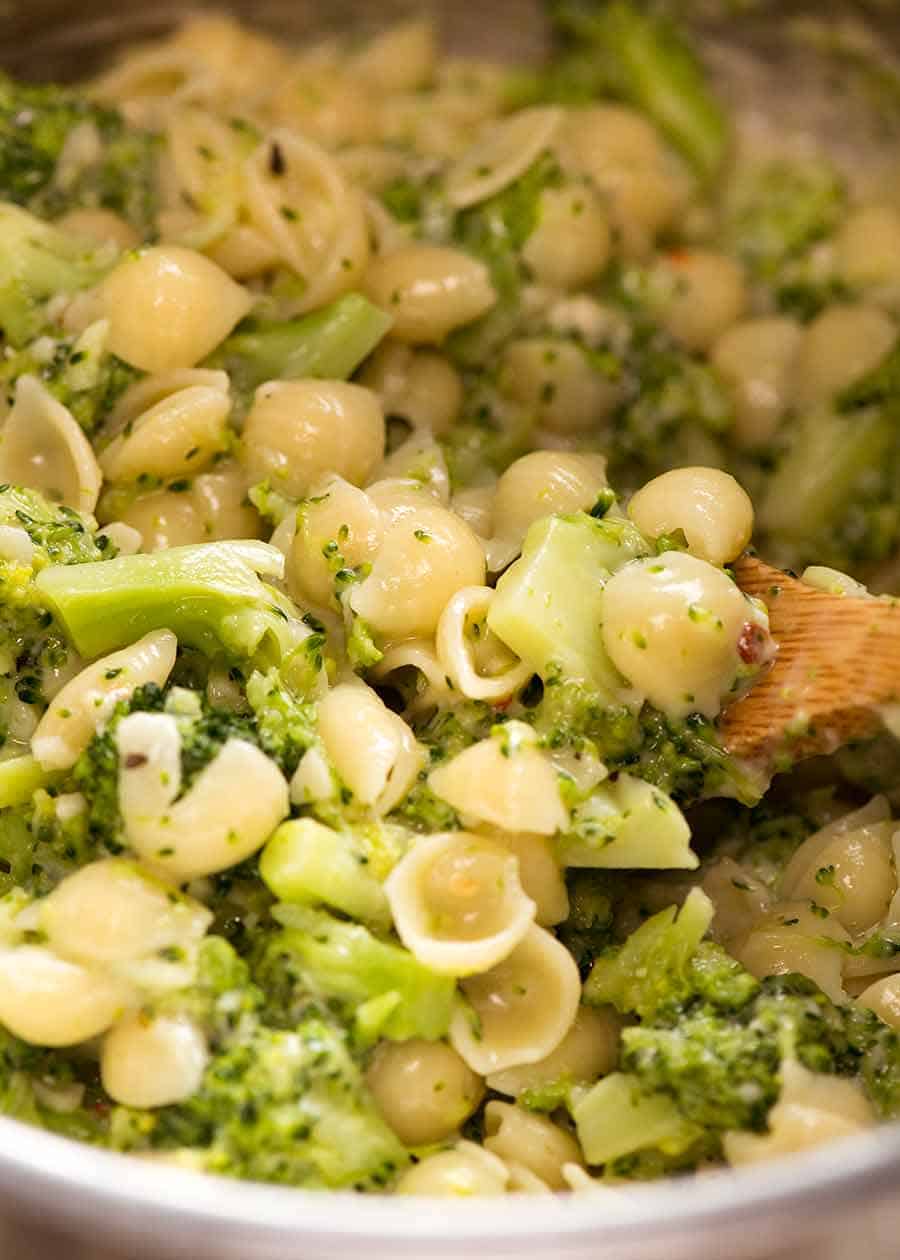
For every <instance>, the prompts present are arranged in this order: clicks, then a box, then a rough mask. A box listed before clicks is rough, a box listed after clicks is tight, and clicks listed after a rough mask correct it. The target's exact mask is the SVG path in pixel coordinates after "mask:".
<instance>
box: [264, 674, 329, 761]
mask: <svg viewBox="0 0 900 1260" xmlns="http://www.w3.org/2000/svg"><path fill="white" fill-rule="evenodd" d="M247 702H248V704H249V705H250V707H251V709H252V710H253V714H254V717H255V721H256V738H257V739H258V740H259V745H260V747H261V748H262V750H263V752H265V753H267V754H268V755H269V756H270V757H272V758H273V759H274V760H275V761H277V762H278V764H279V765H280V766H281V768H282V770H283V771H284V773H285V774H286V775H288V776H290V775H292V774H293V773H294V771H295V770H296V769H297V766H298V764H299V762H300V758H301V757H302V756H303V754H304V753H305V752H306V750H307V748H309V747H310V746H311V745H312V743H313V742H314V740H315V734H316V725H315V723H316V710H315V705H314V704H313V703H311V702H310V701H305V700H300V699H298V698H297V696H296V695H295V694H294V692H293V691H292V690H291V689H290V688H288V687H286V686H285V685H284V683H283V682H282V680H281V677H280V675H279V673H278V671H277V670H274V669H273V670H269V672H268V673H266V674H261V673H259V672H258V671H257V672H255V673H253V674H251V676H250V678H249V680H248V682H247Z"/></svg>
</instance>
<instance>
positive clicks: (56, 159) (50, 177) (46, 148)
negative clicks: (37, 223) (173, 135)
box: [0, 75, 158, 233]
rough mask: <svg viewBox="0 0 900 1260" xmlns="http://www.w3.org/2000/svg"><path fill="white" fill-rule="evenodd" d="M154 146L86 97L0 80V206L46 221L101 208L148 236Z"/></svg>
mask: <svg viewBox="0 0 900 1260" xmlns="http://www.w3.org/2000/svg"><path fill="white" fill-rule="evenodd" d="M157 145H158V141H157V139H156V137H154V136H153V135H151V134H150V133H149V132H146V131H141V130H139V129H137V128H134V127H130V126H128V125H127V124H126V122H125V120H124V119H123V118H122V116H121V114H119V112H118V111H117V110H115V109H111V108H109V107H108V106H103V105H98V104H97V103H96V102H94V101H91V100H89V99H88V98H87V97H86V96H84V95H81V94H79V93H77V92H73V91H71V90H70V89H64V88H61V87H56V86H53V85H52V84H28V83H17V82H16V81H15V80H13V79H11V78H9V77H8V76H6V75H2V76H0V199H3V200H6V201H15V202H17V203H18V204H19V205H23V206H28V207H29V208H30V209H32V210H35V211H36V212H37V213H39V214H41V215H43V216H46V217H48V218H53V217H55V216H57V215H60V214H62V213H63V212H64V211H66V210H73V209H77V208H80V207H94V206H102V207H103V208H105V209H107V210H114V211H115V212H116V213H118V214H121V215H123V217H124V218H126V219H127V220H128V221H129V222H130V223H132V224H133V225H134V226H135V227H136V228H138V229H139V230H141V231H142V232H145V233H146V232H148V231H149V229H150V227H151V225H152V223H153V218H154V215H155V211H156V191H155V176H156V155H157Z"/></svg>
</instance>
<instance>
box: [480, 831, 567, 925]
mask: <svg viewBox="0 0 900 1260" xmlns="http://www.w3.org/2000/svg"><path fill="white" fill-rule="evenodd" d="M491 834H492V836H493V837H494V838H495V839H496V840H497V841H498V842H499V843H500V844H502V845H503V846H504V848H507V849H509V850H511V852H513V853H514V854H515V855H516V859H517V861H518V863H519V882H520V883H521V885H522V888H523V889H524V891H525V895H526V896H527V897H530V898H531V900H532V901H533V902H534V904H535V906H536V907H537V909H536V911H535V916H534V919H535V923H538V924H540V926H541V927H553V926H555V924H557V923H562V922H563V921H564V920H565V919H567V918H568V917H569V895H568V893H567V892H566V881H565V879H564V878H563V871H562V868H561V866H560V864H559V862H558V861H557V858H556V855H555V853H554V852H553V846H552V844H551V842H550V841H549V840H548V839H547V837H546V836H537V835H535V834H534V833H533V832H530V831H521V832H518V833H512V832H508V831H498V832H492V833H491Z"/></svg>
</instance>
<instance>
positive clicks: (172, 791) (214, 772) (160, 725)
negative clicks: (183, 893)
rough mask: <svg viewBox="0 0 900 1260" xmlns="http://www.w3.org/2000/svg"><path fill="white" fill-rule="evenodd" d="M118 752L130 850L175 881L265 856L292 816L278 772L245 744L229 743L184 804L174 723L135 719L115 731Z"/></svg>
mask: <svg viewBox="0 0 900 1260" xmlns="http://www.w3.org/2000/svg"><path fill="white" fill-rule="evenodd" d="M116 745H117V748H118V752H119V802H120V808H121V811H122V820H123V823H124V825H125V834H126V836H127V838H128V842H129V843H130V845H131V846H132V848H133V849H134V850H135V852H136V853H137V854H138V855H139V856H140V857H142V858H143V859H145V860H146V861H147V862H150V863H152V864H153V866H154V867H155V868H157V869H159V870H161V871H164V872H165V873H166V874H167V875H169V876H170V877H172V878H173V879H176V880H179V881H185V880H188V879H193V878H196V877H197V876H200V875H210V874H213V873H214V872H216V871H221V870H225V869H227V868H228V867H229V866H235V865H237V863H238V862H241V861H243V859H244V858H246V857H249V856H250V855H251V854H252V853H255V852H256V851H257V849H259V848H261V846H262V845H263V844H264V843H265V841H266V840H267V839H268V837H269V836H270V835H271V833H272V832H273V831H274V830H275V828H276V826H277V825H278V823H280V822H281V820H282V819H283V818H285V817H286V816H287V814H288V812H289V800H288V785H287V783H286V781H285V779H284V777H283V775H282V774H281V772H280V770H279V769H278V768H277V766H276V765H275V763H274V762H272V761H270V760H269V758H268V757H266V756H265V755H264V754H263V753H261V752H260V751H259V749H258V748H256V747H255V746H254V745H253V744H249V743H246V742H245V741H244V740H241V739H233V738H232V739H229V740H228V741H227V742H226V743H225V744H224V745H223V746H222V748H221V749H220V751H219V752H218V753H217V754H216V756H215V757H214V758H213V760H212V761H211V762H210V763H209V765H208V766H207V767H206V768H205V769H204V770H202V771H201V772H200V774H199V775H198V776H197V778H196V780H195V781H194V783H193V784H192V786H191V787H190V788H189V790H188V791H187V793H186V794H185V795H184V796H182V797H181V798H180V799H177V798H178V792H179V788H180V786H181V739H180V736H179V734H178V727H177V724H176V721H175V719H174V718H173V717H171V716H170V715H169V714H165V713H133V714H130V715H129V716H128V717H126V718H123V719H122V721H121V722H120V723H119V725H118V727H117V728H116ZM247 783H252V784H253V792H252V793H248V792H247V790H246V784H247Z"/></svg>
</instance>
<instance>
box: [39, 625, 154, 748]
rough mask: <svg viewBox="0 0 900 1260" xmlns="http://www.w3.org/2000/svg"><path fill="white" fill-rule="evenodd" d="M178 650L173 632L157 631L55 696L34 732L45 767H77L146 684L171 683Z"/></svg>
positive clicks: (97, 663) (105, 660)
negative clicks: (116, 712) (121, 706)
mask: <svg viewBox="0 0 900 1260" xmlns="http://www.w3.org/2000/svg"><path fill="white" fill-rule="evenodd" d="M177 646H178V644H177V641H176V639H175V636H174V634H172V633H171V631H169V630H154V631H153V632H152V633H151V634H148V635H146V636H145V637H144V638H143V639H141V640H139V642H137V643H135V644H134V645H133V646H132V647H129V648H124V649H123V650H122V651H121V652H113V653H112V655H111V656H105V657H103V658H102V659H101V660H99V661H95V662H94V663H93V665H88V667H87V668H86V669H84V670H82V671H81V673H80V674H77V675H76V676H75V678H73V679H72V681H71V682H68V683H67V684H66V685H65V686H64V687H63V688H62V690H61V691H59V692H57V694H56V695H55V696H54V697H53V700H52V701H51V702H50V705H49V707H48V709H47V712H46V713H45V714H44V716H43V717H42V718H41V720H40V722H39V723H38V727H37V730H36V731H35V732H34V736H33V738H32V743H31V747H32V751H33V752H34V755H35V757H36V758H37V760H38V761H39V762H40V763H41V765H42V766H44V767H45V768H46V769H48V770H64V769H66V768H67V767H69V766H73V765H74V764H75V762H76V761H77V760H78V758H79V756H80V755H81V753H82V752H83V751H84V749H85V748H86V747H87V745H88V743H89V742H90V740H91V739H92V737H93V736H94V734H95V733H96V731H97V730H98V728H99V727H101V726H102V725H103V723H104V722H106V721H107V720H108V718H110V717H111V716H112V713H113V710H114V709H115V707H116V705H117V704H118V703H119V702H120V701H121V700H125V699H127V698H128V697H129V696H130V695H131V694H132V693H133V692H134V691H135V689H136V688H137V687H141V686H143V685H144V684H145V683H150V682H152V683H156V685H157V686H158V687H161V686H162V685H163V684H164V683H165V681H166V679H167V678H168V677H169V674H170V673H171V672H172V667H173V666H174V664H175V652H176V649H177Z"/></svg>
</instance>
